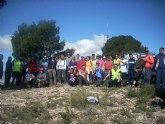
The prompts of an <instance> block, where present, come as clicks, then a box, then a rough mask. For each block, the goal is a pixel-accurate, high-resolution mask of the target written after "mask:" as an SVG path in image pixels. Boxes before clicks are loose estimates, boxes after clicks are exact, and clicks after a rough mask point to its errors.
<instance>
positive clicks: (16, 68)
mask: <svg viewBox="0 0 165 124" xmlns="http://www.w3.org/2000/svg"><path fill="white" fill-rule="evenodd" d="M12 65H13V66H12V76H13V80H12V85H13V84H14V81H15V80H16V85H17V86H20V84H21V75H22V74H21V72H22V63H21V60H20V58H19V56H16V57H15V59H14V60H13V62H12Z"/></svg>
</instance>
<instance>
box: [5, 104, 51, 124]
mask: <svg viewBox="0 0 165 124" xmlns="http://www.w3.org/2000/svg"><path fill="white" fill-rule="evenodd" d="M5 115H6V117H7V118H6V120H7V121H10V122H12V123H18V122H20V121H21V123H25V124H26V123H28V124H32V123H38V124H45V123H47V122H48V121H49V119H50V118H51V117H50V115H49V112H48V111H47V110H46V109H45V108H44V107H43V106H42V104H41V103H38V102H37V103H36V102H34V103H28V104H27V105H26V106H24V107H10V108H7V109H6V110H5ZM13 120H15V122H13Z"/></svg>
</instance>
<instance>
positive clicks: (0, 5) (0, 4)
mask: <svg viewBox="0 0 165 124" xmlns="http://www.w3.org/2000/svg"><path fill="white" fill-rule="evenodd" d="M6 3H7V2H6V0H0V8H1V7H3V6H4V5H5V4H6Z"/></svg>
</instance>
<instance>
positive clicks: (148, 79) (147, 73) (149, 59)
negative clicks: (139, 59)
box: [143, 50, 154, 84]
mask: <svg viewBox="0 0 165 124" xmlns="http://www.w3.org/2000/svg"><path fill="white" fill-rule="evenodd" d="M145 54H146V56H145V57H144V59H143V60H144V62H145V74H144V80H145V83H149V84H150V82H151V72H152V71H151V66H152V65H153V63H154V57H153V56H152V55H151V54H150V53H149V50H145Z"/></svg>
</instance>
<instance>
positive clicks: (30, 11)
mask: <svg viewBox="0 0 165 124" xmlns="http://www.w3.org/2000/svg"><path fill="white" fill-rule="evenodd" d="M164 5H165V1H163V0H156V1H155V0H150V1H145V0H140V1H139V0H123V1H122V0H109V1H106V0H93V1H87V0H50V1H46V0H35V1H33V0H28V1H26V0H7V4H6V5H4V6H3V7H2V8H0V27H1V29H0V43H1V46H0V50H1V51H0V52H3V53H4V55H5V60H6V57H8V55H11V52H9V51H11V50H12V46H11V42H10V41H11V36H12V35H13V34H14V32H16V31H17V29H18V26H19V25H21V24H22V23H25V24H27V25H30V24H32V23H33V22H35V23H38V22H39V21H40V20H55V21H56V25H57V26H59V27H60V32H59V36H60V40H61V41H62V40H64V41H65V43H66V46H65V49H66V48H67V47H68V48H72V47H74V48H76V49H77V51H76V52H77V53H79V54H80V55H89V54H92V53H96V52H97V51H99V52H101V48H102V47H103V46H104V44H105V42H106V39H105V36H107V35H108V37H109V38H111V37H113V36H119V35H130V36H132V37H134V38H135V39H136V40H138V41H140V42H141V43H142V45H143V46H146V47H148V49H149V50H150V51H151V52H152V53H158V51H159V48H160V47H164V46H165V42H164V39H165V35H164V29H165V13H164V12H165V7H164Z"/></svg>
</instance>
